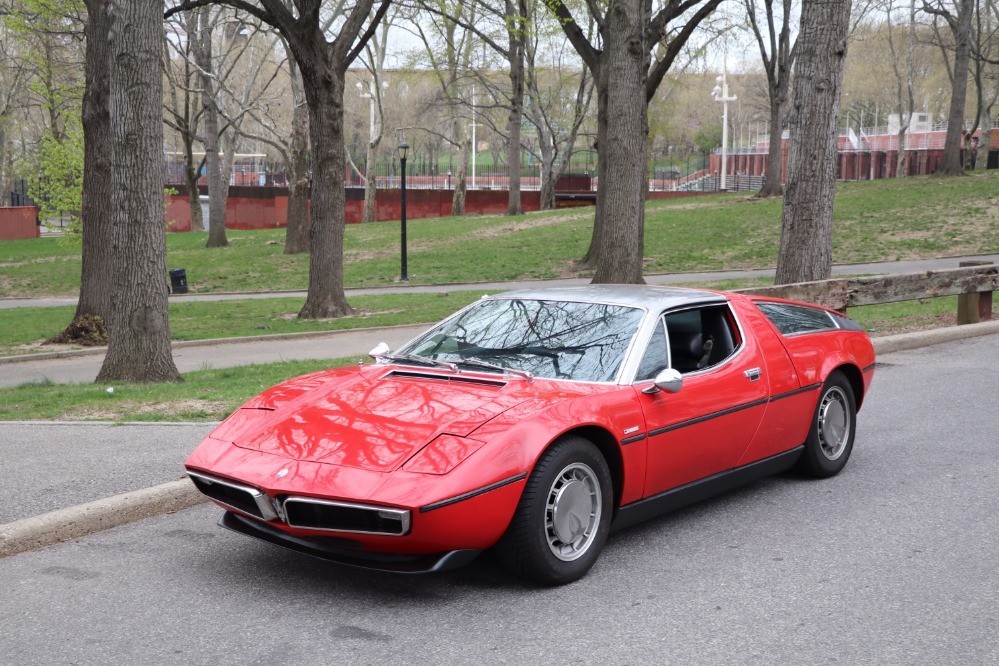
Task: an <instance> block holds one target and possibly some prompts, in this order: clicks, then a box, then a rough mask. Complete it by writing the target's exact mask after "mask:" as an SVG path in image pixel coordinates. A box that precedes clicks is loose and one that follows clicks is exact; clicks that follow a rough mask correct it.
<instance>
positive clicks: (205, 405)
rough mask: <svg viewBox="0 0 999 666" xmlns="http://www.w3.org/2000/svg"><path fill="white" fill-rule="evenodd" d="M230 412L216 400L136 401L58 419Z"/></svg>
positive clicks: (220, 414)
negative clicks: (146, 402)
mask: <svg viewBox="0 0 999 666" xmlns="http://www.w3.org/2000/svg"><path fill="white" fill-rule="evenodd" d="M229 411H230V406H229V405H228V404H227V403H224V402H220V401H215V400H197V399H193V398H191V399H187V400H171V401H170V402H154V403H150V404H144V403H141V402H138V401H135V400H123V401H121V402H115V403H113V404H108V405H99V406H98V405H93V406H90V407H74V408H73V411H72V412H67V413H65V414H63V415H61V416H59V417H56V418H57V419H58V418H72V419H74V420H79V421H127V420H129V419H134V418H135V417H136V416H150V415H162V416H163V418H164V419H169V418H171V417H173V416H176V415H177V414H182V413H196V412H203V413H205V414H207V415H208V416H209V417H211V418H216V417H217V418H222V417H224V416H226V415H227V414H228V413H229Z"/></svg>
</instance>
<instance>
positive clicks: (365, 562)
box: [219, 511, 482, 574]
mask: <svg viewBox="0 0 999 666" xmlns="http://www.w3.org/2000/svg"><path fill="white" fill-rule="evenodd" d="M219 526H220V527H224V528H226V529H229V530H232V531H233V532H239V533H240V534H245V535H246V536H251V537H254V538H257V539H260V540H262V541H267V542H269V543H273V544H275V545H277V546H283V547H284V548H288V549H289V550H293V551H295V552H297V553H303V554H305V555H311V556H312V557H318V558H320V559H323V560H328V561H330V562H336V563H337V564H343V565H346V566H350V567H360V568H362V569H373V570H375V571H390V572H393V573H403V574H423V573H435V572H438V571H449V570H451V569H457V568H458V567H462V566H464V565H466V564H468V563H469V562H471V561H472V560H474V559H475V558H476V557H478V555H479V553H481V552H482V551H480V550H452V551H450V552H447V553H437V554H433V555H393V554H389V553H371V552H365V551H360V550H351V549H348V548H343V547H337V546H334V545H331V543H330V542H331V541H333V540H332V539H328V540H324V539H322V538H321V537H320V538H316V539H308V538H305V537H296V536H292V535H291V534H286V533H284V532H282V531H281V530H279V529H277V528H275V527H271V526H270V525H268V524H266V523H261V522H259V521H256V520H250V519H249V518H244V517H243V516H240V515H237V514H235V513H233V512H231V511H226V512H225V513H223V514H222V517H221V518H219ZM341 543H342V541H341Z"/></svg>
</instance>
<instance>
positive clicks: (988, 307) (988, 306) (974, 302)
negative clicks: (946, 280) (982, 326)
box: [957, 261, 992, 325]
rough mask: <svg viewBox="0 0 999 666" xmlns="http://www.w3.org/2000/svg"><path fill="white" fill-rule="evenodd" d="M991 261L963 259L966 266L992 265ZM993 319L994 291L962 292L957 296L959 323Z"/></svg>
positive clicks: (960, 264) (975, 322)
mask: <svg viewBox="0 0 999 666" xmlns="http://www.w3.org/2000/svg"><path fill="white" fill-rule="evenodd" d="M991 265H992V262H991V261H962V262H961V263H959V264H958V266H961V267H962V268H963V267H965V266H991ZM990 319H992V292H991V291H982V292H978V293H971V294H961V295H959V296H958V297H957V323H958V325H961V324H977V323H978V322H980V321H988V320H990Z"/></svg>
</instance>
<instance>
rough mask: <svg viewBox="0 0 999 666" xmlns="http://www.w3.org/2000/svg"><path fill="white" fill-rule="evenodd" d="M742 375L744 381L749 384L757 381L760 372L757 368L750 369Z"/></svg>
mask: <svg viewBox="0 0 999 666" xmlns="http://www.w3.org/2000/svg"><path fill="white" fill-rule="evenodd" d="M743 374H744V375H746V379H748V380H749V381H751V382H755V381H758V380H759V378H760V375H761V374H762V372H760V369H759V368H750V369H749V370H746V371H745V372H744V373H743Z"/></svg>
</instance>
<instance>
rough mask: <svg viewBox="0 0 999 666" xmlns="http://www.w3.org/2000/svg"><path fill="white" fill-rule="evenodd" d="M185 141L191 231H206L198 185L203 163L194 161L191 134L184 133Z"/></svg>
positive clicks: (185, 173)
mask: <svg viewBox="0 0 999 666" xmlns="http://www.w3.org/2000/svg"><path fill="white" fill-rule="evenodd" d="M183 141H184V179H185V180H186V181H187V203H188V205H189V206H190V208H191V231H204V230H205V216H204V214H203V213H202V211H201V189H200V188H199V187H198V181H199V180H200V178H201V174H200V173H199V172H200V166H201V165H200V163H199V164H195V163H194V139H193V138H192V137H191V136H190V135H189V134H184V135H183Z"/></svg>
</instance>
